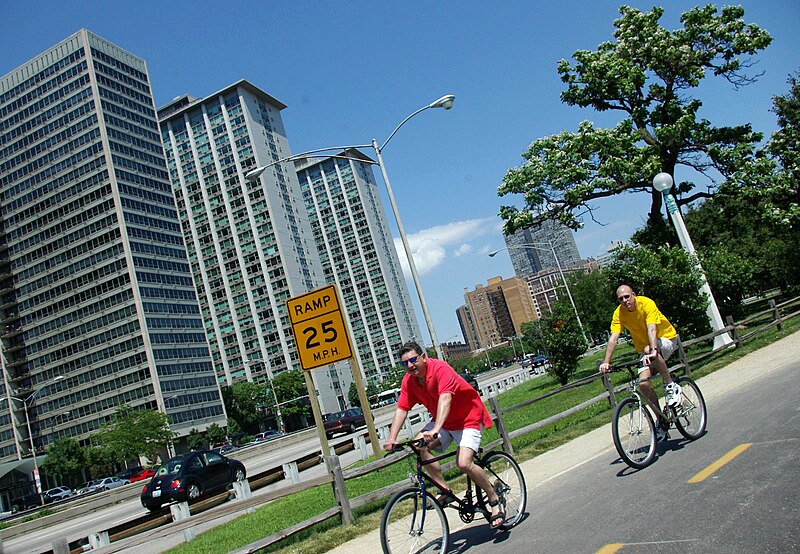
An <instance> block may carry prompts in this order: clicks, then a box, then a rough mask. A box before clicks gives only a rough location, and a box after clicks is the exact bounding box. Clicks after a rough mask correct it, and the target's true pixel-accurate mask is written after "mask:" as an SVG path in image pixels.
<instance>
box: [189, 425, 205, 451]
mask: <svg viewBox="0 0 800 554" xmlns="http://www.w3.org/2000/svg"><path fill="white" fill-rule="evenodd" d="M206 444H207V442H206V437H205V435H204V434H203V433H201V432H200V431H198V430H197V429H192V430H191V431H189V436H188V437H187V438H186V445H187V446H188V447H189V450H202V449H203V448H205V447H206Z"/></svg>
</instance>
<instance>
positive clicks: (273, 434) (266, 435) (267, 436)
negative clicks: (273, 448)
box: [255, 429, 283, 441]
mask: <svg viewBox="0 0 800 554" xmlns="http://www.w3.org/2000/svg"><path fill="white" fill-rule="evenodd" d="M282 436H283V433H281V432H280V431H276V430H275V429H270V430H269V431H264V432H263V433H259V434H257V435H256V436H255V438H256V439H261V440H265V441H271V440H272V439H278V438H280V437H282Z"/></svg>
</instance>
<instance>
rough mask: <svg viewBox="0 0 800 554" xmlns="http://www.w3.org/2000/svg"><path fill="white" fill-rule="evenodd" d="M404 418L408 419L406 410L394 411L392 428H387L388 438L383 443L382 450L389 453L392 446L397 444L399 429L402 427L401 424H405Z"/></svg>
mask: <svg viewBox="0 0 800 554" xmlns="http://www.w3.org/2000/svg"><path fill="white" fill-rule="evenodd" d="M406 417H408V412H407V411H406V410H401V409H400V408H397V409H396V410H395V411H394V417H393V418H392V426H391V427H390V428H389V438H388V439H386V442H385V443H383V449H384V450H386V451H387V452H389V451H391V450H392V448H394V445H395V444H397V435H398V434H399V433H400V428H401V427H402V426H403V423H405V421H406Z"/></svg>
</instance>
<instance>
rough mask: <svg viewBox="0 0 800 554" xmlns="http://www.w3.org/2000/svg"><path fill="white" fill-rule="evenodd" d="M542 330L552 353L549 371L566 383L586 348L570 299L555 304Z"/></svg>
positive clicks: (548, 348) (545, 319)
mask: <svg viewBox="0 0 800 554" xmlns="http://www.w3.org/2000/svg"><path fill="white" fill-rule="evenodd" d="M542 331H543V336H544V342H545V344H546V345H547V351H548V352H549V353H550V366H549V367H548V368H547V372H548V373H549V374H551V375H552V376H553V377H555V378H556V379H558V381H559V382H560V383H561V384H562V385H566V384H567V382H569V378H570V377H571V376H572V374H573V373H575V370H576V369H577V367H578V360H579V359H580V357H581V354H583V352H584V351H585V349H586V342H585V341H584V338H583V334H582V333H581V328H580V326H579V325H578V320H577V319H575V313H574V312H573V311H572V306H571V305H570V304H569V302H568V301H566V300H563V299H561V300H559V301H558V302H556V303H555V305H553V310H552V312H551V313H550V315H549V316H548V317H546V318H544V320H543V325H542Z"/></svg>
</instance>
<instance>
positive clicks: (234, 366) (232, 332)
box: [158, 80, 341, 411]
mask: <svg viewBox="0 0 800 554" xmlns="http://www.w3.org/2000/svg"><path fill="white" fill-rule="evenodd" d="M285 107H286V106H285V105H284V104H283V103H281V102H280V101H278V100H276V99H275V98H273V97H272V96H270V95H269V94H267V93H266V92H264V91H263V90H261V89H259V88H258V87H256V86H254V85H252V84H251V83H249V82H248V81H245V80H241V81H238V82H236V83H233V84H232V85H230V86H227V87H225V88H223V89H221V90H219V91H217V92H215V93H213V94H210V95H209V96H207V97H206V98H202V99H197V98H193V97H191V96H188V95H185V96H181V97H179V98H176V99H175V100H173V101H172V102H170V103H169V104H167V105H166V106H163V107H162V108H160V109H159V110H158V116H159V123H160V126H161V139H162V141H163V143H164V151H165V153H166V158H167V167H168V171H169V181H170V183H171V185H172V192H173V193H174V196H175V202H176V205H177V208H178V216H179V218H180V222H181V225H182V227H183V235H184V239H185V241H186V250H187V252H188V254H189V265H190V271H191V274H192V276H193V277H194V283H195V286H196V287H197V292H198V298H199V301H200V309H201V312H202V316H203V322H204V327H205V332H206V334H207V336H208V343H209V346H210V347H211V353H212V356H213V362H214V368H215V370H216V374H217V378H218V379H219V381H220V383H221V384H223V385H230V384H232V383H234V382H237V381H245V380H246V381H251V382H255V383H266V382H269V381H271V379H272V378H274V377H275V376H276V375H278V374H280V373H282V372H284V371H299V370H300V363H299V360H298V355H297V350H296V347H295V342H294V338H293V336H292V330H291V325H290V322H289V315H288V313H287V311H286V301H287V299H289V298H291V297H294V296H298V295H300V294H303V293H305V292H308V291H310V290H313V289H316V288H319V287H321V286H323V285H324V284H325V280H324V276H323V272H322V266H321V265H320V261H319V255H318V253H317V248H316V245H315V244H314V237H313V234H312V231H311V223H310V222H309V219H308V214H307V212H306V209H305V206H304V204H303V195H302V192H301V191H300V185H299V183H298V181H297V174H296V173H295V171H294V166H293V165H292V164H290V163H285V162H281V163H275V162H278V161H279V160H282V159H283V158H285V157H287V156H288V155H289V153H290V151H289V142H288V138H287V136H286V130H285V129H284V126H283V120H282V118H281V110H283V109H284V108H285ZM270 164H272V165H270ZM263 166H269V167H268V169H267V170H266V171H265V172H264V173H262V174H261V176H260V177H258V178H256V179H251V180H248V179H246V178H245V176H246V175H247V173H248V172H249V171H251V170H253V169H255V168H256V167H263ZM340 365H341V364H340ZM312 377H313V378H314V380H315V385H316V387H317V390H318V391H319V393H320V402H321V404H322V406H323V409H324V410H326V411H334V410H337V409H338V408H339V401H338V399H337V397H336V395H335V394H334V393H333V391H334V389H333V387H332V383H331V382H330V376H329V373H328V372H325V371H320V370H315V371H313V372H312Z"/></svg>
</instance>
